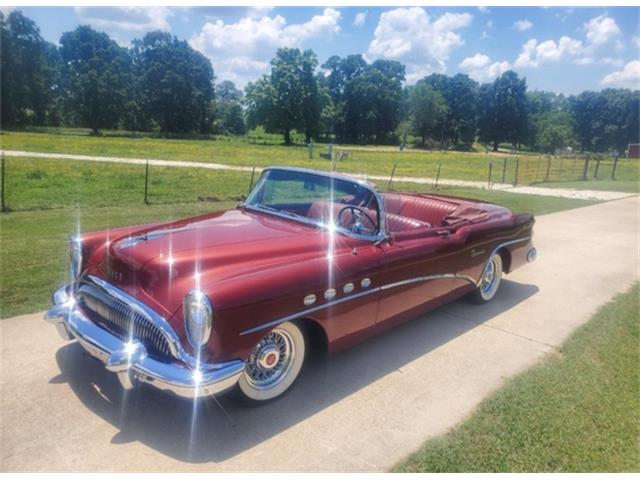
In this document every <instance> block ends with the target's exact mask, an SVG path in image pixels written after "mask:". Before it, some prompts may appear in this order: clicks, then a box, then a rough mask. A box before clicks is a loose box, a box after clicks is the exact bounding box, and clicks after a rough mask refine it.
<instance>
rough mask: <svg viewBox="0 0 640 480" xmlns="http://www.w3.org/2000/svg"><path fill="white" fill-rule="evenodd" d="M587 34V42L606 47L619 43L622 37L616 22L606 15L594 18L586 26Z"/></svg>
mask: <svg viewBox="0 0 640 480" xmlns="http://www.w3.org/2000/svg"><path fill="white" fill-rule="evenodd" d="M584 28H585V30H586V32H587V40H588V41H589V43H591V44H594V45H606V44H609V43H610V42H612V41H613V42H615V41H617V38H618V37H620V36H621V35H622V32H621V31H620V28H619V27H618V25H617V24H616V21H615V20H614V19H613V18H611V17H608V16H606V15H600V16H598V17H595V18H592V19H591V20H589V21H588V22H587V23H585V24H584Z"/></svg>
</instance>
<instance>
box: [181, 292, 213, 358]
mask: <svg viewBox="0 0 640 480" xmlns="http://www.w3.org/2000/svg"><path fill="white" fill-rule="evenodd" d="M183 309H184V326H185V329H186V331H187V338H188V339H189V343H191V346H192V347H193V348H196V349H198V348H200V347H202V346H203V345H204V344H205V343H207V341H208V340H209V337H210V336H211V324H212V320H213V308H212V307H211V302H209V299H208V298H207V296H206V295H205V294H204V293H202V292H201V291H200V290H191V291H190V292H189V293H188V294H187V296H186V297H184V305H183Z"/></svg>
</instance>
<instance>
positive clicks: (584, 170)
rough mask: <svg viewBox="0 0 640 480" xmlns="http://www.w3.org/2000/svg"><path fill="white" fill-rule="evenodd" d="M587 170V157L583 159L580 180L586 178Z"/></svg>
mask: <svg viewBox="0 0 640 480" xmlns="http://www.w3.org/2000/svg"><path fill="white" fill-rule="evenodd" d="M588 170H589V158H588V157H587V158H585V159H584V169H583V170H582V180H586V179H587V173H588Z"/></svg>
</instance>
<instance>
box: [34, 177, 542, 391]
mask: <svg viewBox="0 0 640 480" xmlns="http://www.w3.org/2000/svg"><path fill="white" fill-rule="evenodd" d="M533 223H534V218H533V216H532V215H531V214H518V215H514V214H512V213H511V212H510V211H509V210H508V209H506V208H503V207H500V206H497V205H494V204H490V203H481V202H477V201H474V200H469V199H462V198H455V197H447V196H443V195H419V194H405V193H396V192H393V193H380V192H378V191H377V190H376V189H375V188H374V187H373V185H371V184H369V183H367V182H365V181H361V180H356V179H354V178H351V177H348V176H344V175H339V174H335V173H328V172H319V171H313V170H305V169H298V168H284V167H272V168H268V169H266V170H264V171H263V173H262V175H261V177H260V179H259V181H258V182H257V184H256V186H255V188H254V189H253V190H252V192H251V193H250V195H249V196H248V198H247V200H246V202H244V203H243V204H241V205H239V206H238V208H235V209H232V210H227V211H224V212H218V213H210V214H206V215H202V216H198V217H194V218H189V219H186V220H179V221H175V222H169V223H159V224H153V225H143V226H136V227H128V228H119V229H113V230H107V231H101V232H93V233H86V234H84V235H82V236H77V237H73V238H71V239H70V255H71V272H72V278H73V281H72V282H71V284H70V285H67V286H65V287H62V288H60V289H59V290H57V291H56V292H55V293H54V295H53V303H54V306H53V307H52V308H51V310H49V311H48V312H47V314H46V317H45V318H46V319H47V320H48V321H49V322H51V323H54V324H55V325H56V327H57V329H58V332H59V333H60V334H61V336H62V337H63V338H64V339H68V340H72V339H77V340H78V341H79V342H80V344H81V345H82V347H84V348H85V349H86V350H87V351H88V352H89V353H90V354H91V355H92V356H94V357H96V358H97V359H98V360H100V361H101V362H103V363H104V365H105V366H106V368H107V370H109V371H112V372H115V373H116V374H117V375H118V378H119V380H120V383H121V384H122V386H123V387H124V388H127V389H128V388H132V387H134V386H135V385H137V384H140V383H146V384H149V385H152V386H154V387H157V388H159V389H162V390H167V391H171V392H173V393H175V394H177V395H180V396H183V397H188V398H197V397H203V396H208V395H214V394H218V393H221V392H223V391H226V390H228V389H230V388H232V387H236V390H237V391H238V392H239V393H240V394H241V397H243V398H245V399H247V400H249V401H251V402H258V403H259V402H262V401H267V400H271V399H274V398H276V397H278V396H280V395H282V394H283V393H284V392H285V391H287V390H288V389H289V387H291V385H292V384H293V383H294V381H295V380H296V378H298V376H299V375H300V372H301V369H302V367H303V364H304V360H305V357H306V354H307V351H308V349H309V348H310V346H312V345H314V344H316V345H319V346H321V347H323V348H325V349H327V350H330V351H332V350H335V349H338V348H342V347H345V346H348V345H351V344H353V343H355V342H358V341H360V340H362V339H364V338H366V337H367V336H369V335H371V334H373V333H377V332H380V331H383V330H385V329H387V328H389V327H391V326H393V325H396V324H398V323H400V322H402V321H405V320H407V319H410V318H413V317H416V316H417V315H419V314H421V313H423V312H426V311H428V310H430V309H433V308H434V307H436V306H438V305H441V304H443V303H444V302H448V301H451V300H453V299H455V298H458V297H460V296H462V295H465V294H470V295H471V296H473V297H475V299H476V300H477V301H478V302H488V301H490V300H491V299H492V298H494V296H495V295H496V292H497V290H498V287H499V286H500V280H501V277H502V274H503V273H509V272H511V271H512V270H514V269H515V268H517V267H519V266H521V265H522V264H524V263H526V262H531V261H533V260H534V259H535V257H536V249H535V248H534V247H533V245H532V240H531V237H532V227H533Z"/></svg>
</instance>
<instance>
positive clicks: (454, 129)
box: [423, 73, 478, 147]
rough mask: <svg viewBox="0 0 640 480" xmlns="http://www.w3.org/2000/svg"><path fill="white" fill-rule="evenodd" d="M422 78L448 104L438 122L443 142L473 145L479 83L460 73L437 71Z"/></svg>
mask: <svg viewBox="0 0 640 480" xmlns="http://www.w3.org/2000/svg"><path fill="white" fill-rule="evenodd" d="M423 81H424V82H425V83H426V84H428V85H430V86H431V87H432V88H433V89H434V90H435V91H436V92H438V93H440V94H441V95H442V97H443V98H444V101H445V103H446V105H447V112H446V114H445V115H442V116H441V117H440V118H439V119H438V123H437V125H436V126H435V130H436V131H437V132H439V138H440V141H441V144H442V146H443V147H444V146H445V144H447V143H451V144H453V145H457V144H458V143H463V144H466V145H471V144H472V143H473V141H474V140H475V135H476V117H477V114H478V112H477V103H478V84H477V83H476V82H475V81H474V80H472V79H471V78H469V76H468V75H465V74H461V73H459V74H457V75H454V76H453V77H449V76H447V75H442V74H439V73H434V74H432V75H429V76H428V77H425V78H424V80H423Z"/></svg>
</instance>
